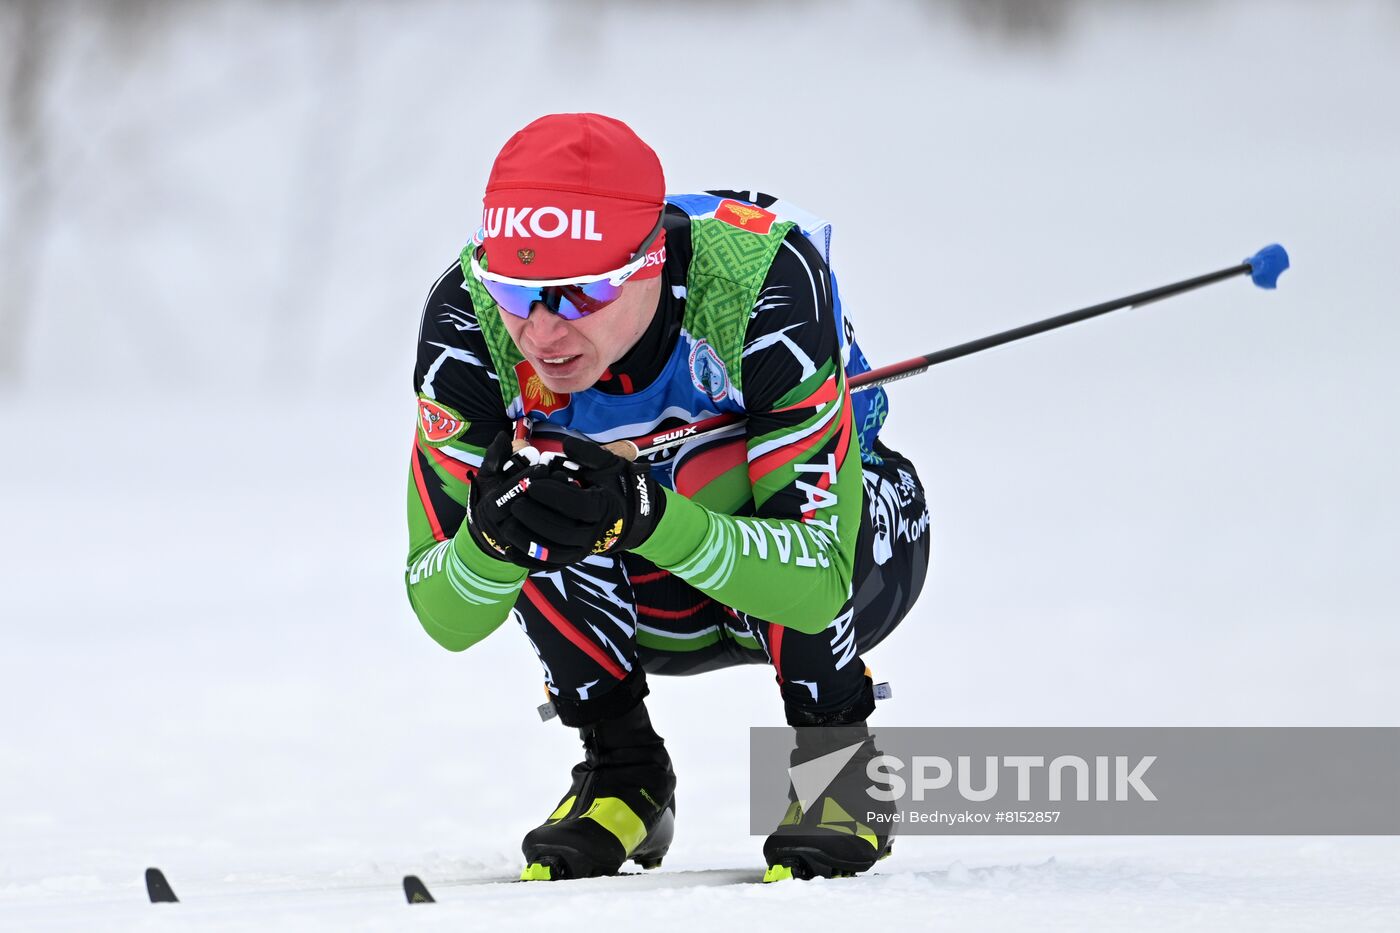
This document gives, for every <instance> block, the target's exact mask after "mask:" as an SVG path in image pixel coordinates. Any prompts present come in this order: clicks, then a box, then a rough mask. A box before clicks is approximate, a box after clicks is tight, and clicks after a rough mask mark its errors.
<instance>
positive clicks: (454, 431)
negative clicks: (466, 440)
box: [418, 396, 469, 447]
mask: <svg viewBox="0 0 1400 933" xmlns="http://www.w3.org/2000/svg"><path fill="white" fill-rule="evenodd" d="M468 425H469V422H467V421H464V420H462V416H461V415H459V414H457V413H456V412H455V411H453V410H452V409H450V408H448V407H447V406H446V405H439V404H438V403H437V402H435V401H433V400H432V399H430V398H423V397H421V396H420V397H419V399H418V429H419V431H421V432H422V434H423V443H425V444H427V445H428V446H430V447H441V446H442V445H443V444H446V443H448V442H449V441H451V440H452V439H453V438H455V437H457V436H458V435H460V434H461V433H462V432H463V431H465V430H466V429H467V427H468Z"/></svg>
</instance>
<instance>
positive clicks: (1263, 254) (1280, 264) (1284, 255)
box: [1245, 243, 1288, 288]
mask: <svg viewBox="0 0 1400 933" xmlns="http://www.w3.org/2000/svg"><path fill="white" fill-rule="evenodd" d="M1245 262H1246V263H1247V264H1248V265H1249V277H1250V278H1251V279H1253V280H1254V284H1255V285H1258V286H1259V287H1260V288H1277V287H1278V277H1279V276H1280V275H1282V274H1283V272H1284V270H1285V269H1287V268H1288V250H1286V249H1284V248H1283V247H1282V246H1280V245H1279V244H1277V243H1270V244H1269V245H1268V246H1266V247H1264V248H1263V249H1261V250H1260V251H1259V252H1257V253H1255V254H1254V255H1253V256H1250V257H1249V258H1248V259H1246V260H1245Z"/></svg>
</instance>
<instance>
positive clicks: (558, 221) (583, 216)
mask: <svg viewBox="0 0 1400 933" xmlns="http://www.w3.org/2000/svg"><path fill="white" fill-rule="evenodd" d="M597 223H598V214H597V211H584V210H579V209H578V208H574V209H573V210H571V211H569V212H567V213H565V212H564V210H563V208H559V207H493V208H490V209H488V210H487V211H486V216H485V217H483V218H482V222H481V226H482V227H483V228H484V229H485V230H486V235H487V236H489V237H496V236H506V237H519V238H521V239H525V240H528V239H530V238H531V237H532V236H537V237H540V238H541V239H544V240H552V239H554V238H556V237H561V236H566V235H567V236H568V238H569V239H571V240H601V239H602V238H603V235H602V234H601V233H599V232H598V231H597V229H596V227H597Z"/></svg>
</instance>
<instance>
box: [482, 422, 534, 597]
mask: <svg viewBox="0 0 1400 933" xmlns="http://www.w3.org/2000/svg"><path fill="white" fill-rule="evenodd" d="M549 469H550V465H549V463H547V462H545V461H544V460H543V458H542V457H541V455H540V452H539V451H538V450H536V449H535V448H534V447H525V448H523V449H521V450H519V451H516V452H514V453H512V452H511V436H510V433H509V432H507V431H502V432H501V433H500V434H498V435H496V439H495V440H493V441H492V442H491V446H490V447H488V448H486V454H485V456H483V457H482V459H481V468H480V469H479V470H477V472H476V476H475V477H474V478H473V479H472V484H471V492H470V493H469V494H468V497H467V523H466V530H467V534H468V535H469V536H470V537H471V539H472V541H473V542H475V543H476V545H477V547H479V548H481V550H482V551H484V552H485V553H486V554H489V555H490V556H492V557H495V558H497V559H498V560H505V561H510V562H511V563H512V564H515V565H517V566H519V567H524V568H526V569H527V570H542V569H546V568H548V567H550V566H551V565H550V564H548V563H545V562H544V561H543V560H542V559H541V558H540V555H539V554H538V553H532V547H531V542H530V540H529V536H528V534H526V533H524V532H523V531H522V529H521V528H520V527H519V524H518V523H517V522H516V521H515V519H514V518H513V517H512V515H511V505H512V503H514V502H516V501H518V500H519V499H521V498H522V494H523V493H524V492H525V490H526V489H528V488H529V487H530V485H531V484H532V483H535V482H538V481H539V480H541V479H543V478H544V477H546V476H547V475H548V473H549Z"/></svg>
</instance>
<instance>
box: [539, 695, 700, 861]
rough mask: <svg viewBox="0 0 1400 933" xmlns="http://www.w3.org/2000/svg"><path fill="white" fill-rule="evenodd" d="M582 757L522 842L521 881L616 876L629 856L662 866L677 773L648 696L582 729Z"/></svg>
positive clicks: (672, 827)
mask: <svg viewBox="0 0 1400 933" xmlns="http://www.w3.org/2000/svg"><path fill="white" fill-rule="evenodd" d="M579 735H580V736H581V737H582V738H583V748H584V760H583V761H581V762H579V763H578V764H576V765H574V770H573V783H572V784H571V785H570V786H569V790H568V792H567V793H566V794H565V795H564V798H563V799H562V800H560V801H559V806H558V807H556V808H555V809H554V812H553V813H551V814H550V816H549V819H547V820H545V822H544V823H542V824H541V825H539V826H537V827H535V828H534V829H532V830H530V832H529V833H527V834H526V836H525V841H524V842H523V843H522V844H521V850H522V851H523V852H524V853H525V862H526V868H525V871H524V872H522V873H521V875H520V880H522V881H552V880H559V879H561V878H591V877H595V876H598V875H615V874H617V872H618V869H620V868H621V867H622V864H623V862H626V861H627V860H628V859H631V860H632V861H634V862H636V863H637V864H638V865H640V866H641V867H642V868H656V867H657V866H659V865H660V864H661V858H662V856H664V855H665V854H666V850H667V849H668V848H670V845H671V837H672V835H673V833H674V831H675V819H676V799H675V794H676V776H675V773H674V772H672V770H671V756H670V755H668V754H666V746H665V744H664V743H663V740H662V738H661V736H659V735H657V734H656V730H654V729H653V728H652V727H651V719H650V717H649V716H648V715H647V708H646V704H645V703H644V702H640V701H639V702H638V703H637V705H636V706H634V707H632V709H631V710H629V711H628V712H626V713H624V714H622V715H621V716H618V717H615V718H612V719H604V720H602V721H601V722H598V723H595V724H593V725H590V726H584V727H582V728H580V729H579Z"/></svg>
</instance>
